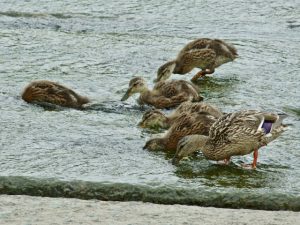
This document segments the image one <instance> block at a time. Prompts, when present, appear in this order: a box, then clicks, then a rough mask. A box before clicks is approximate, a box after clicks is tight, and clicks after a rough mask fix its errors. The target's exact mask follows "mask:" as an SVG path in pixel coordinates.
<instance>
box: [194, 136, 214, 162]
mask: <svg viewBox="0 0 300 225" xmlns="http://www.w3.org/2000/svg"><path fill="white" fill-rule="evenodd" d="M205 137H206V140H205V141H203V142H202V143H201V144H200V143H199V145H198V148H199V149H200V150H201V151H202V153H203V155H204V156H205V157H206V158H207V159H210V160H215V152H214V146H213V145H212V143H211V142H210V141H209V137H207V136H205Z"/></svg>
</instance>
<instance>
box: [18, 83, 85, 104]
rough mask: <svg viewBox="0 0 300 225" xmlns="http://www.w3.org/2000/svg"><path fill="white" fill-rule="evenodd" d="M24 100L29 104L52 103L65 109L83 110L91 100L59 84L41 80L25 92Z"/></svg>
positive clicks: (31, 84) (32, 84)
mask: <svg viewBox="0 0 300 225" xmlns="http://www.w3.org/2000/svg"><path fill="white" fill-rule="evenodd" d="M22 99H23V100H24V101H26V102H28V103H36V104H45V103H50V104H54V105H59V106H63V107H70V108H81V107H82V105H83V104H86V103H88V102H89V99H88V98H86V97H83V96H80V95H79V94H77V93H76V92H74V91H73V90H71V89H69V88H67V87H65V86H62V85H60V84H58V83H55V82H52V81H47V80H41V81H33V82H31V83H30V84H29V85H28V86H27V87H26V88H25V90H24V92H23V94H22Z"/></svg>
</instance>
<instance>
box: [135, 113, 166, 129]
mask: <svg viewBox="0 0 300 225" xmlns="http://www.w3.org/2000/svg"><path fill="white" fill-rule="evenodd" d="M166 122H167V117H166V116H165V115H164V114H163V113H162V112H161V111H159V110H157V109H154V110H150V111H147V112H145V113H144V115H143V118H142V121H141V122H139V124H138V125H139V126H140V127H142V128H146V127H148V128H153V129H155V128H164V127H165V124H166Z"/></svg>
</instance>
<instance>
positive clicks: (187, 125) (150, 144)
mask: <svg viewBox="0 0 300 225" xmlns="http://www.w3.org/2000/svg"><path fill="white" fill-rule="evenodd" d="M215 121H216V119H215V118H214V117H213V116H211V115H209V114H207V113H204V112H203V113H200V114H199V113H192V114H191V113H182V114H181V115H180V116H179V117H178V118H177V119H176V120H175V121H174V124H173V125H172V126H171V127H170V129H169V130H168V131H167V133H166V134H165V135H164V136H163V137H161V138H153V139H150V140H148V141H147V142H146V144H145V146H144V147H143V149H148V150H160V151H176V147H177V144H178V141H179V140H180V139H181V138H183V137H185V136H187V135H191V134H202V135H208V131H209V128H210V126H211V125H212V124H213V123H214V122H215Z"/></svg>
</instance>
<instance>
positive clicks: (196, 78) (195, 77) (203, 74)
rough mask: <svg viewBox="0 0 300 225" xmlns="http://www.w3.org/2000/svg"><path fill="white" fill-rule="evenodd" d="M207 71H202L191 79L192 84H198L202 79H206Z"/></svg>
mask: <svg viewBox="0 0 300 225" xmlns="http://www.w3.org/2000/svg"><path fill="white" fill-rule="evenodd" d="M205 74H206V73H205V71H203V70H201V71H199V72H198V73H196V74H195V75H194V76H193V78H192V79H191V81H192V82H196V81H197V80H198V79H199V78H200V77H204V76H205Z"/></svg>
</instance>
